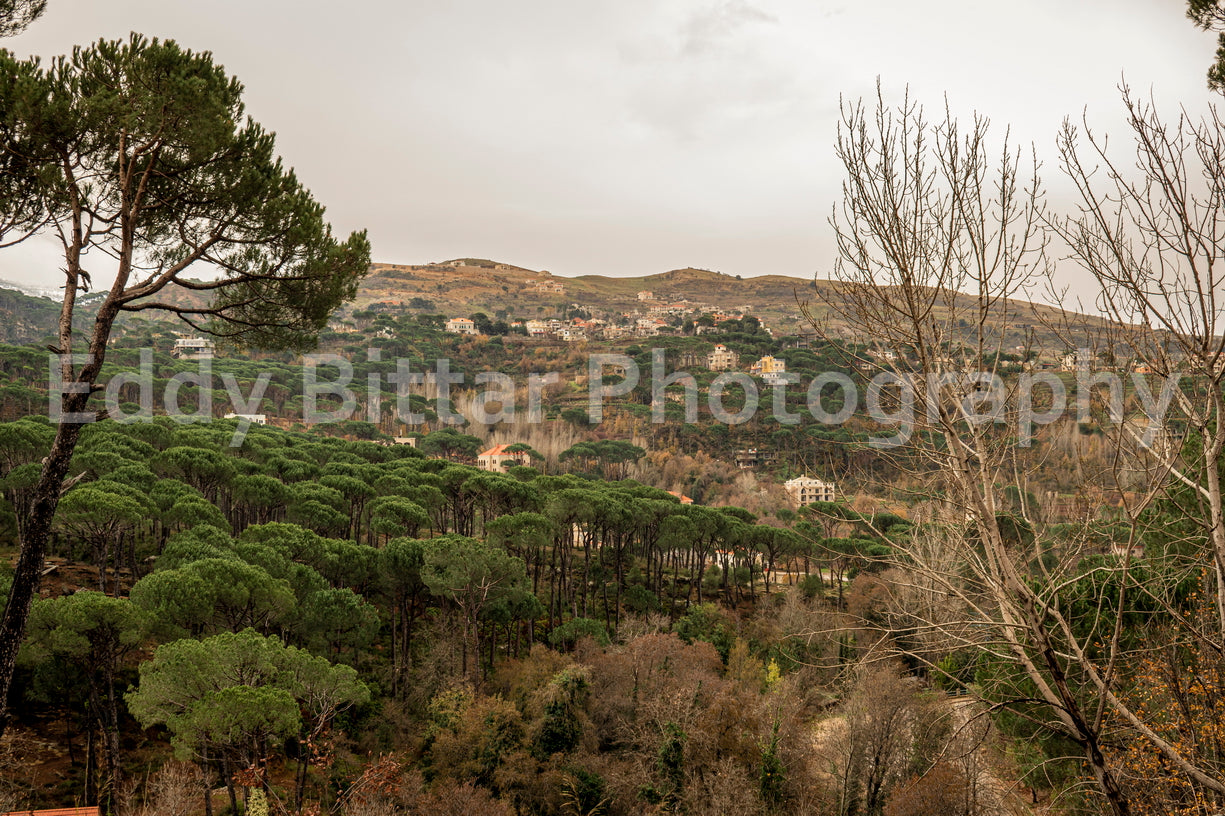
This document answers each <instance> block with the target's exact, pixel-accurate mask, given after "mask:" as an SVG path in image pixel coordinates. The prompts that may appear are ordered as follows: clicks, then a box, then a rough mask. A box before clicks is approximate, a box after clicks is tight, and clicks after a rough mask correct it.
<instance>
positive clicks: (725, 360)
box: [706, 343, 740, 371]
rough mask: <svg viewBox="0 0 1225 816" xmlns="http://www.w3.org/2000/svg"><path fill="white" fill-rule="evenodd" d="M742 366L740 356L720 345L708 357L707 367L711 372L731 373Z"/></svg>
mask: <svg viewBox="0 0 1225 816" xmlns="http://www.w3.org/2000/svg"><path fill="white" fill-rule="evenodd" d="M738 365H740V355H739V354H737V353H736V352H734V351H731V350H730V349H728V347H727V346H725V345H723V344H722V343H720V344H719V345H717V346H715V348H714V351H712V352H711V353H710V354H707V355H706V367H707V368H709V369H710V370H711V371H730V370H731V369H733V368H735V367H736V366H738Z"/></svg>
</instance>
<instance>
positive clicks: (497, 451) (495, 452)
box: [477, 444, 515, 456]
mask: <svg viewBox="0 0 1225 816" xmlns="http://www.w3.org/2000/svg"><path fill="white" fill-rule="evenodd" d="M509 447H510V445H509V444H507V445H494V446H493V447H492V448H490V449H489V450H487V451H482V452H481V453H479V454H477V455H478V456H515V454H514V453H511V452H509V451H507V450H506V449H507V448H509Z"/></svg>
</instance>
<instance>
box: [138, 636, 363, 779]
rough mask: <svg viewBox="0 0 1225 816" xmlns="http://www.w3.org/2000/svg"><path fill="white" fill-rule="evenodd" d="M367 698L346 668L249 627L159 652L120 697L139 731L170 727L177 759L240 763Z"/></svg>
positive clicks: (170, 645) (161, 648)
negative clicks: (216, 755)
mask: <svg viewBox="0 0 1225 816" xmlns="http://www.w3.org/2000/svg"><path fill="white" fill-rule="evenodd" d="M369 697H370V692H369V690H368V689H367V688H366V686H365V685H364V684H363V683H362V682H361V681H359V680H358V679H357V673H356V672H355V671H354V670H353V669H351V668H349V667H347V666H332V665H331V664H329V663H328V662H327V661H326V660H324V659H322V658H318V657H313V656H311V655H310V654H308V653H306V652H304V651H302V650H300V649H295V648H293V647H289V646H285V644H283V643H282V642H281V641H280V640H278V639H276V638H271V637H263V636H261V635H259V634H258V633H256V632H255V631H254V630H251V629H247V630H244V631H242V632H239V633H229V632H227V633H223V634H220V635H216V636H214V637H210V638H205V639H204V640H177V641H174V642H173V643H167V644H163V645H162V646H159V647H158V648H157V650H156V651H155V652H154V654H153V658H152V659H151V660H149V661H148V662H146V663H143V664H142V665H141V667H140V685H139V687H138V688H136V689H135V690H134V691H131V692H129V693H128V694H127V695H126V698H127V701H128V709H129V710H130V711H131V713H132V716H134V717H135V718H136V719H137V720H139V721H140V722H141V724H142V725H144V726H145V727H146V728H148V727H150V726H152V725H155V724H161V725H165V726H166V727H167V728H169V729H170V732H171V743H172V745H174V747H175V751H176V753H177V755H178V756H180V757H181V758H187V757H189V756H191V755H193V754H195V753H198V752H200V751H202V750H209V749H211V750H215V751H221V752H224V753H227V754H229V755H232V756H235V757H236V758H238V759H240V760H242V761H247V762H250V761H253V760H254V759H256V758H258V757H263V756H266V755H267V753H268V750H269V747H270V744H271V742H272V741H274V740H278V739H281V738H284V737H288V736H290V735H293V734H295V733H299V732H300V731H301V730H302V729H306V730H307V731H308V732H310V731H314V730H315V729H316V728H317V727H318V726H320V725H321V724H325V723H326V722H327V721H329V720H330V719H331V717H332V716H334V715H335V713H336V712H338V711H343V710H344V709H346V708H349V707H351V706H353V705H358V704H361V703H364V702H366V701H367V700H369Z"/></svg>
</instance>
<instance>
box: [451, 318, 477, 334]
mask: <svg viewBox="0 0 1225 816" xmlns="http://www.w3.org/2000/svg"><path fill="white" fill-rule="evenodd" d="M447 331H449V332H451V334H476V324H475V323H473V322H472V321H471V320H470V319H468V318H466V317H453V318H451V319H450V320H448V321H447Z"/></svg>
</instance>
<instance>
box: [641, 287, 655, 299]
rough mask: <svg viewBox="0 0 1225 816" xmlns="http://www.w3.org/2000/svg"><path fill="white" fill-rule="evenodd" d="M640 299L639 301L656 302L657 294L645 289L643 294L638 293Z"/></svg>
mask: <svg viewBox="0 0 1225 816" xmlns="http://www.w3.org/2000/svg"><path fill="white" fill-rule="evenodd" d="M638 299H639V300H654V299H655V293H654V292H651V291H648V290H646V289H643V290H642V291H641V292H639V293H638Z"/></svg>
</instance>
